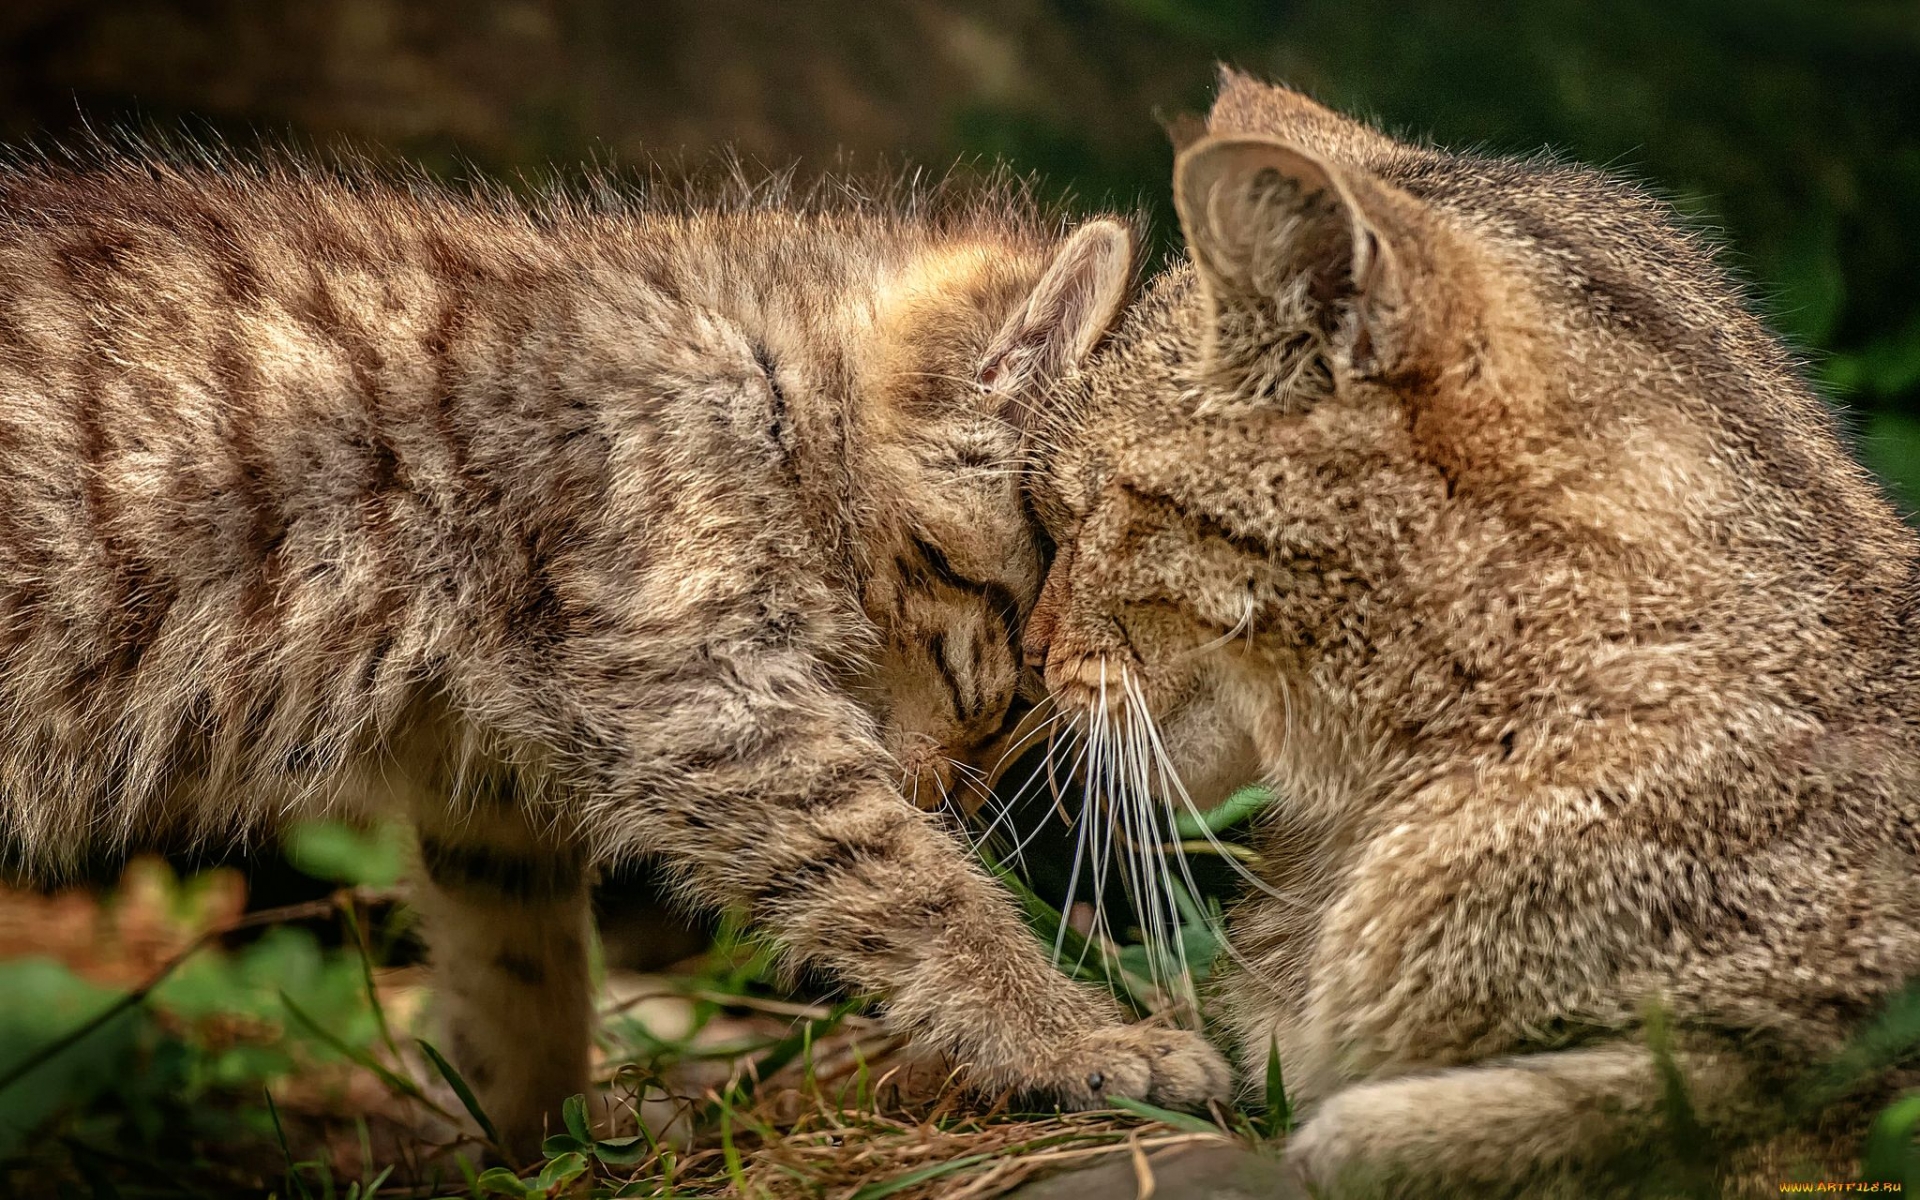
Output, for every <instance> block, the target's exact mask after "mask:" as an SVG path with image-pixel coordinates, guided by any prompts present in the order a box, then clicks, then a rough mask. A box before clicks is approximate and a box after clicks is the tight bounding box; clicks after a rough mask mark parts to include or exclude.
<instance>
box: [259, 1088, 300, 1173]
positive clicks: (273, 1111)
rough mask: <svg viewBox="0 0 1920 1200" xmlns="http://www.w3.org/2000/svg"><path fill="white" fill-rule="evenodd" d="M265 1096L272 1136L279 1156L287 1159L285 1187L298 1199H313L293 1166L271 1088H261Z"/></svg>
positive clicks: (284, 1129) (290, 1152)
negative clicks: (276, 1142) (278, 1148)
mask: <svg viewBox="0 0 1920 1200" xmlns="http://www.w3.org/2000/svg"><path fill="white" fill-rule="evenodd" d="M261 1091H262V1092H263V1093H265V1095H266V1097H267V1116H269V1117H271V1118H272V1119H273V1136H274V1137H275V1138H277V1139H279V1142H280V1154H281V1157H283V1158H285V1159H286V1160H287V1189H288V1190H289V1191H290V1192H293V1193H294V1194H296V1195H298V1196H299V1197H300V1200H313V1193H312V1192H310V1191H308V1190H307V1181H306V1180H304V1179H302V1178H301V1177H300V1175H299V1173H298V1172H297V1171H295V1170H294V1166H293V1148H292V1147H291V1146H289V1145H287V1131H286V1128H285V1127H284V1126H282V1125H281V1124H280V1106H279V1105H277V1104H275V1103H274V1102H273V1089H272V1088H262V1089H261Z"/></svg>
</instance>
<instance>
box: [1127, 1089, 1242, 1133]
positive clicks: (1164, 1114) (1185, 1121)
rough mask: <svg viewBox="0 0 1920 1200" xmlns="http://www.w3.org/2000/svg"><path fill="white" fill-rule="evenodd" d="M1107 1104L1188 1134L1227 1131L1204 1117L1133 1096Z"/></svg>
mask: <svg viewBox="0 0 1920 1200" xmlns="http://www.w3.org/2000/svg"><path fill="white" fill-rule="evenodd" d="M1107 1103H1108V1104H1109V1105H1110V1106H1112V1107H1114V1108H1117V1109H1119V1110H1120V1111H1121V1112H1129V1113H1132V1114H1133V1115H1134V1116H1136V1117H1146V1118H1147V1119H1148V1120H1150V1121H1158V1122H1160V1123H1161V1124H1162V1125H1171V1126H1173V1127H1174V1128H1175V1129H1184V1130H1186V1131H1187V1132H1188V1133H1224V1132H1225V1130H1223V1129H1221V1128H1220V1127H1219V1126H1218V1125H1215V1124H1214V1123H1213V1122H1212V1121H1208V1120H1206V1119H1204V1118H1202V1117H1196V1116H1194V1115H1193V1114H1192V1113H1183V1112H1174V1111H1173V1110H1172V1109H1170V1108H1161V1107H1160V1106H1159V1105H1157V1104H1148V1103H1147V1102H1146V1101H1145V1100H1135V1099H1134V1098H1132V1097H1131V1096H1109V1097H1108V1098H1107Z"/></svg>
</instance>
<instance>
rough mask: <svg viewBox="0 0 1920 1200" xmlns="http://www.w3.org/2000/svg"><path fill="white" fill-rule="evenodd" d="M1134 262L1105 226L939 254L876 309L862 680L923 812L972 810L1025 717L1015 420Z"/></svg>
mask: <svg viewBox="0 0 1920 1200" xmlns="http://www.w3.org/2000/svg"><path fill="white" fill-rule="evenodd" d="M1133 259H1134V237H1133V233H1132V230H1131V229H1130V228H1129V227H1128V226H1126V225H1125V224H1123V223H1121V222H1119V221H1115V220H1109V219H1100V220H1093V221H1089V222H1087V223H1085V224H1083V225H1081V226H1080V227H1079V228H1078V229H1077V230H1075V231H1074V232H1073V233H1072V234H1071V235H1069V236H1068V237H1066V238H1065V239H1064V240H1060V239H1052V240H1048V241H1031V242H1030V241H1024V240H1016V239H1006V240H1001V241H988V242H981V241H961V242H959V243H957V244H943V245H938V246H935V247H931V248H929V249H928V250H927V251H926V252H925V253H923V254H922V255H921V256H920V257H919V258H918V259H917V260H916V261H915V262H914V263H913V265H912V266H911V267H910V268H909V269H908V270H906V271H904V272H902V273H901V274H900V276H899V277H898V278H896V279H895V280H894V281H892V282H891V283H890V284H889V285H888V286H887V287H886V288H885V289H884V294H883V295H881V296H880V297H879V298H878V300H877V302H876V305H875V319H874V332H875V336H874V339H873V349H872V351H871V352H870V353H869V355H868V357H867V359H866V361H865V364H864V376H865V381H866V382H865V385H864V386H863V387H862V388H861V395H862V406H861V436H860V443H861V457H860V466H859V469H860V472H861V474H862V477H863V478H862V483H863V486H864V488H865V489H866V490H867V491H868V493H869V494H870V495H872V496H874V497H875V500H874V501H873V504H874V506H875V507H876V508H877V509H879V510H881V511H878V512H876V513H875V514H873V519H872V521H871V523H870V528H871V529H872V530H874V532H873V534H872V535H870V544H869V549H868V554H869V557H870V559H871V569H870V570H869V571H868V573H867V583H866V595H865V597H864V604H865V607H866V610H867V612H868V615H869V616H870V617H871V618H872V619H873V621H874V623H875V625H876V626H877V627H878V629H879V631H880V634H881V646H880V648H879V652H878V653H877V655H876V656H875V658H874V660H873V668H872V676H871V678H870V679H869V680H867V684H868V689H869V694H870V695H872V696H873V697H874V700H875V704H876V707H877V708H879V709H880V710H881V711H882V727H883V731H884V736H885V738H886V740H887V743H888V749H889V750H890V751H891V752H892V753H893V755H894V757H895V758H896V759H897V760H898V761H899V763H900V765H901V769H902V775H903V786H904V790H905V791H906V792H907V793H908V794H909V795H910V796H911V797H912V798H913V799H914V800H915V801H916V802H917V803H920V804H921V805H923V806H926V807H933V806H936V805H938V804H939V803H940V802H941V800H942V799H943V798H946V797H951V798H953V799H955V800H956V801H958V802H960V803H961V804H962V806H963V807H965V808H966V809H967V810H968V811H971V810H972V809H973V808H974V807H977V803H978V800H979V799H980V798H981V797H982V796H983V795H984V788H983V787H980V786H975V785H977V784H978V782H979V780H978V778H977V776H976V775H975V774H974V772H976V771H978V770H981V769H984V768H990V767H991V766H992V765H993V763H994V762H995V761H996V760H997V759H998V758H999V757H1000V755H1001V753H1002V752H1003V750H1004V748H1005V747H1006V746H1007V744H1008V743H1009V741H1010V739H1012V738H1013V737H1014V735H1015V733H1016V730H1017V729H1018V726H1019V722H1020V718H1021V717H1022V716H1023V715H1024V714H1025V713H1026V712H1027V711H1029V709H1030V705H1029V704H1027V703H1026V702H1025V701H1024V700H1023V698H1022V695H1021V693H1022V691H1023V690H1024V691H1026V692H1027V693H1029V696H1028V697H1027V698H1028V699H1030V698H1032V697H1033V696H1034V695H1037V693H1038V690H1039V685H1038V680H1037V677H1036V676H1035V675H1034V674H1033V673H1031V672H1025V671H1023V668H1022V663H1021V651H1020V642H1019V630H1020V627H1021V622H1022V619H1023V617H1024V616H1025V614H1026V612H1027V611H1028V610H1029V609H1030V608H1031V607H1032V605H1033V602H1034V598H1035V596H1036V595H1037V593H1038V592H1039V589H1040V582H1041V576H1042V572H1043V569H1044V561H1043V556H1044V552H1045V550H1046V548H1047V547H1046V546H1045V544H1044V541H1043V538H1044V535H1043V534H1042V532H1041V530H1040V528H1039V526H1038V525H1037V523H1036V522H1035V521H1034V519H1033V516H1032V513H1031V512H1030V511H1029V509H1028V507H1027V503H1026V499H1025V496H1024V493H1023V491H1022V487H1021V483H1022V471H1023V466H1024V463H1025V461H1026V458H1027V456H1028V453H1029V447H1028V445H1027V440H1026V431H1025V419H1024V417H1025V414H1026V412H1027V411H1028V407H1029V406H1030V404H1031V403H1032V401H1033V400H1034V399H1035V398H1036V397H1037V396H1038V395H1039V394H1040V393H1041V392H1042V391H1044V390H1045V389H1046V388H1048V387H1049V386H1051V385H1052V384H1053V383H1054V382H1056V381H1057V380H1058V379H1060V378H1061V377H1062V376H1064V375H1065V374H1066V373H1067V372H1068V371H1069V370H1070V369H1072V368H1073V367H1074V366H1076V365H1077V364H1078V363H1080V362H1081V361H1083V360H1084V359H1085V358H1086V357H1087V355H1088V354H1089V353H1090V352H1091V350H1092V347H1093V344H1094V342H1095V341H1097V340H1098V338H1099V337H1100V335H1101V334H1102V333H1103V332H1104V331H1105V330H1106V328H1107V327H1108V326H1109V325H1110V324H1111V323H1112V321H1113V319H1114V317H1115V315H1116V314H1117V313H1118V311H1119V308H1120V306H1121V304H1122V303H1123V302H1124V300H1125V297H1126V293H1127V289H1128V286H1129V284H1130V281H1131V278H1132V273H1133ZM956 764H958V765H956ZM956 772H964V773H966V778H965V779H964V780H963V779H961V778H959V777H957V776H956ZM962 784H965V785H966V786H962Z"/></svg>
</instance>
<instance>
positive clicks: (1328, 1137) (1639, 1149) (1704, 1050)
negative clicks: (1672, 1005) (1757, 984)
mask: <svg viewBox="0 0 1920 1200" xmlns="http://www.w3.org/2000/svg"><path fill="white" fill-rule="evenodd" d="M1776 1080H1777V1077H1776V1076H1775V1075H1773V1074H1772V1073H1769V1072H1762V1071H1760V1070H1758V1069H1756V1067H1755V1066H1754V1064H1753V1063H1752V1062H1751V1061H1750V1060H1748V1059H1746V1058H1745V1057H1744V1056H1742V1055H1740V1054H1739V1053H1737V1052H1735V1051H1734V1050H1733V1049H1732V1048H1730V1047H1727V1046H1725V1045H1719V1046H1703V1047H1701V1048H1698V1049H1678V1050H1675V1051H1673V1052H1671V1053H1667V1052H1662V1051H1656V1050H1655V1049H1653V1048H1652V1047H1650V1046H1649V1045H1647V1044H1646V1043H1644V1042H1638V1041H1629V1040H1625V1039H1622V1040H1619V1041H1611V1042H1603V1043H1599V1044H1595V1045H1588V1046H1582V1047H1578V1048H1574V1049H1567V1050H1557V1051H1548V1052H1543V1053H1538V1054H1530V1055H1524V1056H1519V1057H1514V1058H1506V1059H1494V1060H1490V1061H1487V1062H1484V1063H1480V1064H1477V1065H1474V1066H1469V1067H1458V1068H1453V1069H1449V1070H1442V1071H1435V1072H1431V1073H1422V1074H1417V1075H1405V1076H1400V1077H1397V1078H1391V1079H1384V1080H1377V1081H1370V1082H1365V1083H1359V1084H1355V1085H1353V1086H1351V1087H1348V1088H1345V1089H1344V1090H1342V1091H1339V1092H1336V1093H1334V1094H1333V1095H1332V1096H1329V1097H1328V1098H1327V1100H1326V1101H1325V1102H1323V1103H1322V1104H1320V1105H1319V1106H1318V1107H1317V1108H1315V1109H1314V1110H1313V1111H1312V1112H1311V1114H1310V1115H1309V1117H1308V1119H1307V1121H1306V1122H1305V1123H1304V1124H1303V1125H1302V1126H1301V1127H1300V1128H1299V1129H1298V1130H1297V1131H1295V1133H1294V1134H1293V1135H1292V1136H1291V1137H1290V1138H1289V1139H1288V1144H1287V1158H1288V1161H1289V1163H1290V1164H1291V1165H1292V1166H1293V1169H1294V1170H1295V1171H1296V1172H1297V1173H1298V1174H1299V1175H1300V1176H1301V1178H1302V1179H1303V1181H1304V1182H1305V1183H1306V1184H1307V1186H1308V1188H1309V1189H1310V1190H1311V1191H1312V1193H1313V1194H1314V1195H1315V1196H1319V1197H1327V1198H1329V1200H1331V1198H1334V1197H1356V1198H1357V1197H1367V1198H1369V1200H1373V1198H1376V1197H1377V1198H1383V1200H1384V1198H1402V1197H1404V1198H1408V1200H1411V1198H1412V1197H1422V1198H1442V1197H1472V1198H1474V1200H1494V1198H1496V1197H1515V1198H1517V1197H1526V1198H1527V1200H1536V1198H1539V1200H1551V1198H1555V1197H1566V1198H1568V1200H1572V1198H1574V1197H1578V1198H1580V1200H1603V1198H1606V1197H1621V1198H1625V1197H1657V1196H1672V1197H1685V1198H1687V1200H1695V1198H1697V1197H1721V1196H1726V1197H1735V1196H1748V1195H1752V1196H1761V1195H1767V1196H1777V1195H1779V1194H1780V1192H1781V1187H1780V1185H1781V1184H1782V1183H1783V1182H1785V1181H1788V1180H1798V1179H1845V1178H1851V1176H1850V1175H1848V1174H1846V1173H1845V1172H1847V1171H1848V1170H1850V1169H1851V1165H1852V1155H1851V1153H1850V1151H1851V1148H1852V1142H1853V1139H1855V1138H1857V1136H1858V1133H1859V1129H1857V1128H1856V1129H1854V1130H1852V1136H1851V1137H1849V1136H1847V1135H1846V1134H1844V1133H1841V1132H1839V1131H1838V1130H1837V1129H1820V1130H1808V1129H1798V1128H1790V1127H1789V1124H1788V1121H1787V1119H1786V1117H1785V1111H1786V1110H1785V1108H1784V1103H1785V1101H1786V1098H1785V1097H1784V1096H1783V1095H1782V1089H1781V1087H1780V1086H1779V1084H1778V1082H1777V1081H1776ZM1834 1172H1839V1173H1837V1174H1836V1173H1834Z"/></svg>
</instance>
